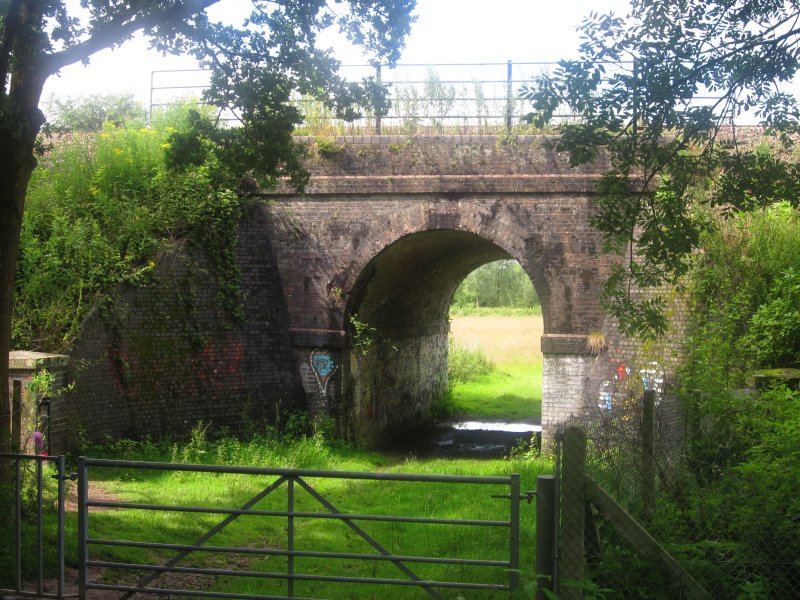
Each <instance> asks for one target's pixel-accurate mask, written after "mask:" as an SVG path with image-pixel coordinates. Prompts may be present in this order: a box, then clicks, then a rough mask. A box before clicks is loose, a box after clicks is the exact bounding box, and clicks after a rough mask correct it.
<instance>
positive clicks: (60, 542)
mask: <svg viewBox="0 0 800 600" xmlns="http://www.w3.org/2000/svg"><path fill="white" fill-rule="evenodd" d="M57 464H58V538H57V541H56V544H57V549H56V551H57V553H58V558H57V561H56V562H57V563H58V565H57V567H58V589H57V592H58V598H59V600H60V599H61V598H63V597H64V500H65V497H64V487H65V486H64V481H65V480H66V478H67V473H66V470H67V469H66V466H65V460H64V455H63V454H59V455H58V463H57Z"/></svg>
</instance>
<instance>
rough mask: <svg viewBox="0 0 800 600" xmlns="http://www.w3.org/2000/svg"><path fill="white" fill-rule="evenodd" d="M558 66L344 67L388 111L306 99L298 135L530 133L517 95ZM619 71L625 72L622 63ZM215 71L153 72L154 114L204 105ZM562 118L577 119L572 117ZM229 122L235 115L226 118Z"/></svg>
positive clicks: (302, 98) (524, 108)
mask: <svg viewBox="0 0 800 600" xmlns="http://www.w3.org/2000/svg"><path fill="white" fill-rule="evenodd" d="M557 66H558V63H557V62H552V61H532V62H515V61H512V60H508V61H506V62H487V63H440V64H397V65H395V66H393V67H389V66H386V65H377V66H375V65H343V66H342V67H341V74H342V75H343V77H345V79H347V80H348V81H361V80H363V79H366V78H372V80H373V81H375V82H378V83H380V84H382V85H385V86H386V87H387V89H388V92H389V97H388V99H389V102H390V103H389V106H388V108H387V110H385V111H383V114H374V113H373V114H370V113H369V111H367V112H365V113H364V116H363V117H362V118H360V119H356V120H355V121H352V122H345V121H343V120H341V119H338V118H336V117H335V116H334V115H333V113H332V112H331V111H330V110H329V109H327V108H326V107H324V106H323V105H322V103H320V102H318V101H316V100H314V99H312V98H310V97H307V96H298V97H297V98H296V99H295V102H296V103H297V106H298V108H300V110H301V112H302V113H303V115H304V117H305V122H304V123H303V124H302V125H301V126H300V127H299V128H298V133H301V134H303V133H304V134H310V135H315V134H316V135H319V134H326V133H333V134H339V135H345V134H347V135H352V134H387V133H388V134H405V135H415V134H423V133H425V134H430V133H437V134H452V133H486V134H493V133H511V132H514V131H517V130H518V131H520V132H523V130H524V131H527V130H528V129H530V128H529V127H528V128H526V127H525V126H524V125H523V124H522V123H521V117H522V116H523V115H524V114H526V113H527V112H530V105H528V104H526V102H525V101H524V100H522V99H521V98H520V97H519V90H520V89H521V87H522V86H523V85H524V84H527V83H530V82H532V81H533V79H534V78H535V77H536V76H537V75H539V74H541V73H544V72H548V71H550V70H552V69H555V68H556V67H557ZM618 68H625V63H620V64H619V65H618ZM209 75H210V71H208V70H204V69H186V70H160V71H153V72H152V73H151V78H150V109H149V112H150V115H151V117H152V115H153V113H154V111H158V110H163V109H165V108H167V107H169V106H173V105H175V104H178V103H183V102H189V103H196V102H198V101H199V99H200V96H201V94H202V91H203V90H205V89H206V88H207V87H208V85H209V82H208V79H209ZM556 118H557V119H569V118H574V115H571V114H569V113H567V112H562V113H559V114H558V115H557V117H556ZM221 119H223V120H235V115H233V114H231V113H223V114H222V115H221Z"/></svg>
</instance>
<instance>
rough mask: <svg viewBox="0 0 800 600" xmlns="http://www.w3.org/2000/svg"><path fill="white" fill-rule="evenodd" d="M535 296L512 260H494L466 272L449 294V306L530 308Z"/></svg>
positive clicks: (529, 282)
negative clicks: (451, 293)
mask: <svg viewBox="0 0 800 600" xmlns="http://www.w3.org/2000/svg"><path fill="white" fill-rule="evenodd" d="M538 304H539V298H538V297H537V296H536V290H534V289H533V284H532V283H531V280H530V278H529V277H528V275H527V273H525V271H523V269H522V267H521V266H520V264H519V263H518V262H517V261H515V260H498V261H496V262H492V263H489V264H486V265H484V266H482V267H480V268H479V269H476V270H474V271H473V272H472V273H470V274H469V275H467V276H466V278H465V279H464V281H462V282H461V285H460V286H459V287H458V289H457V290H456V292H455V294H454V295H453V301H452V306H454V307H457V308H468V307H476V308H479V307H487V308H498V307H511V308H530V307H534V306H538Z"/></svg>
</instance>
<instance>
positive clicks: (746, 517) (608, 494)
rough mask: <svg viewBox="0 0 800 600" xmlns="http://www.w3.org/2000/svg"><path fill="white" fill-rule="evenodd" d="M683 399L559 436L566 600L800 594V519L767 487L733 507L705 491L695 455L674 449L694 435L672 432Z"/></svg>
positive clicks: (602, 417)
mask: <svg viewBox="0 0 800 600" xmlns="http://www.w3.org/2000/svg"><path fill="white" fill-rule="evenodd" d="M677 402H678V399H677V398H670V397H665V398H663V399H660V400H657V399H656V397H655V395H654V394H653V395H649V394H644V395H643V396H642V397H640V398H637V399H636V401H633V402H630V401H629V402H627V403H622V404H621V405H620V406H617V407H614V408H612V409H610V410H609V409H604V408H600V407H598V408H597V409H596V410H594V409H593V410H591V411H590V412H589V413H588V414H585V415H583V416H581V417H577V418H573V419H571V420H570V422H569V423H566V424H564V426H563V427H562V428H561V429H560V430H559V432H558V433H557V434H556V436H555V439H556V461H557V473H558V474H559V476H560V486H559V488H560V490H561V507H562V508H561V523H560V527H559V531H560V535H559V541H560V552H559V562H558V568H557V569H558V574H559V579H560V581H561V587H560V597H561V598H564V599H568V598H572V597H575V598H577V597H580V595H579V594H580V593H581V592H583V591H586V590H593V591H594V592H595V593H598V594H600V597H602V596H603V594H604V593H605V594H607V597H614V598H652V599H661V598H663V599H673V598H704V597H705V598H714V599H719V600H727V599H730V600H738V599H740V598H748V599H757V598H798V597H800V515H797V514H794V516H793V513H792V510H793V509H792V508H791V507H790V506H786V507H783V508H776V507H771V508H766V507H768V506H769V504H770V502H771V499H772V498H774V496H773V495H772V493H773V492H772V491H771V490H769V489H763V490H761V491H760V492H757V493H756V494H757V495H758V494H760V497H757V496H756V495H754V496H750V497H747V498H744V497H742V498H741V500H740V502H738V503H734V504H731V503H730V502H726V500H725V498H728V499H729V498H730V494H728V495H725V494H721V493H720V490H719V487H715V488H711V487H708V488H706V487H703V486H702V485H698V483H697V478H696V477H694V476H692V475H690V471H691V466H692V465H690V464H689V460H690V458H691V457H690V455H689V453H688V452H686V451H683V452H681V453H680V454H676V452H675V448H676V447H683V448H685V447H686V445H685V444H677V445H676V443H675V439H674V437H675V436H676V435H677V436H680V437H683V436H684V432H682V431H676V429H675V427H674V426H672V425H669V426H666V425H665V424H666V423H671V422H672V419H671V411H672V410H673V408H674V406H671V405H673V404H674V403H677ZM648 403H649V406H648ZM575 428H577V431H578V432H579V433H580V434H576V433H575V431H576V429H575ZM570 432H572V433H570ZM570 435H573V436H577V437H574V438H573V440H572V441H570V439H569V438H570ZM576 439H577V442H576V441H575V440H576ZM582 444H583V445H585V454H583V453H582V452H581V451H580V446H581V445H582ZM570 446H571V447H570ZM575 446H578V447H579V448H578V450H579V451H578V452H575ZM799 483H800V482H797V481H795V482H794V484H793V485H794V488H795V489H798V485H797V484H799ZM576 490H577V491H576ZM728 492H733V494H734V496H735V490H728ZM575 494H579V498H580V501H579V502H578V503H575V502H574V501H573V500H574V498H575ZM717 496H718V497H719V498H720V500H719V501H718V502H715V500H714V499H715V498H716V497H717ZM795 498H796V496H795ZM748 506H750V507H752V510H748V509H747V507H748ZM759 507H761V508H760V509H759ZM795 508H796V507H795ZM794 512H795V513H796V512H797V511H794ZM767 514H769V515H776V514H777V515H779V518H777V519H776V518H770V519H767V518H766V515H767ZM780 515H783V518H780ZM576 521H578V523H577V524H576ZM565 582H566V583H565ZM603 590H606V591H605V592H603ZM595 597H597V596H595Z"/></svg>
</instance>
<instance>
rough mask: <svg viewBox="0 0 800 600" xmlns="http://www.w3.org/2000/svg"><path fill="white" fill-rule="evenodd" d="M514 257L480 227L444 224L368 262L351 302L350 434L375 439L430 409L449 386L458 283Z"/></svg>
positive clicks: (345, 386)
mask: <svg viewBox="0 0 800 600" xmlns="http://www.w3.org/2000/svg"><path fill="white" fill-rule="evenodd" d="M516 258H517V257H515V256H512V255H511V254H510V253H509V252H508V251H507V250H505V249H503V248H501V247H500V246H499V245H497V244H496V243H495V242H493V241H491V240H489V239H486V238H485V237H482V236H480V235H477V234H475V233H471V232H467V231H461V230H447V229H439V230H427V231H421V232H417V233H412V234H408V235H404V236H402V237H400V238H399V239H398V240H396V241H395V242H393V243H392V244H390V245H389V246H387V247H386V248H384V249H383V250H382V251H380V252H379V253H377V254H376V255H375V256H374V257H373V258H372V260H370V261H369V262H368V263H367V264H366V265H365V266H364V268H363V269H362V270H361V272H360V274H359V276H358V278H357V279H356V281H355V282H354V284H353V286H352V288H351V290H350V294H349V298H348V302H347V305H346V308H345V321H346V323H347V324H348V326H347V328H346V330H347V331H348V336H347V344H346V351H345V357H344V369H343V374H342V400H341V405H340V410H341V417H342V418H341V419H340V421H341V423H342V424H343V425H344V426H345V431H344V433H345V434H346V435H347V436H348V437H350V438H353V439H356V440H359V441H361V442H362V443H366V444H368V445H375V444H377V443H380V442H381V441H384V440H385V439H386V438H388V437H392V436H393V435H394V434H397V433H399V432H401V431H402V430H404V429H407V428H408V427H410V426H413V425H415V424H417V423H419V422H420V421H422V420H425V419H426V418H429V417H430V413H431V410H432V409H433V408H434V406H435V405H436V403H437V402H438V401H440V400H441V399H442V398H443V397H444V395H445V394H446V392H447V350H448V334H449V308H450V303H451V299H452V297H453V294H454V292H455V290H456V288H457V287H458V286H459V284H460V283H461V281H462V280H463V279H464V277H466V276H467V275H468V274H469V273H471V272H472V271H474V270H475V269H476V268H478V267H480V266H482V265H484V264H487V263H490V262H493V261H496V260H501V259H516ZM528 275H529V277H530V276H531V273H528ZM531 278H532V280H533V279H534V278H533V277H531ZM537 278H538V277H537ZM540 286H541V283H540ZM534 287H535V284H534ZM537 291H538V290H537Z"/></svg>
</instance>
